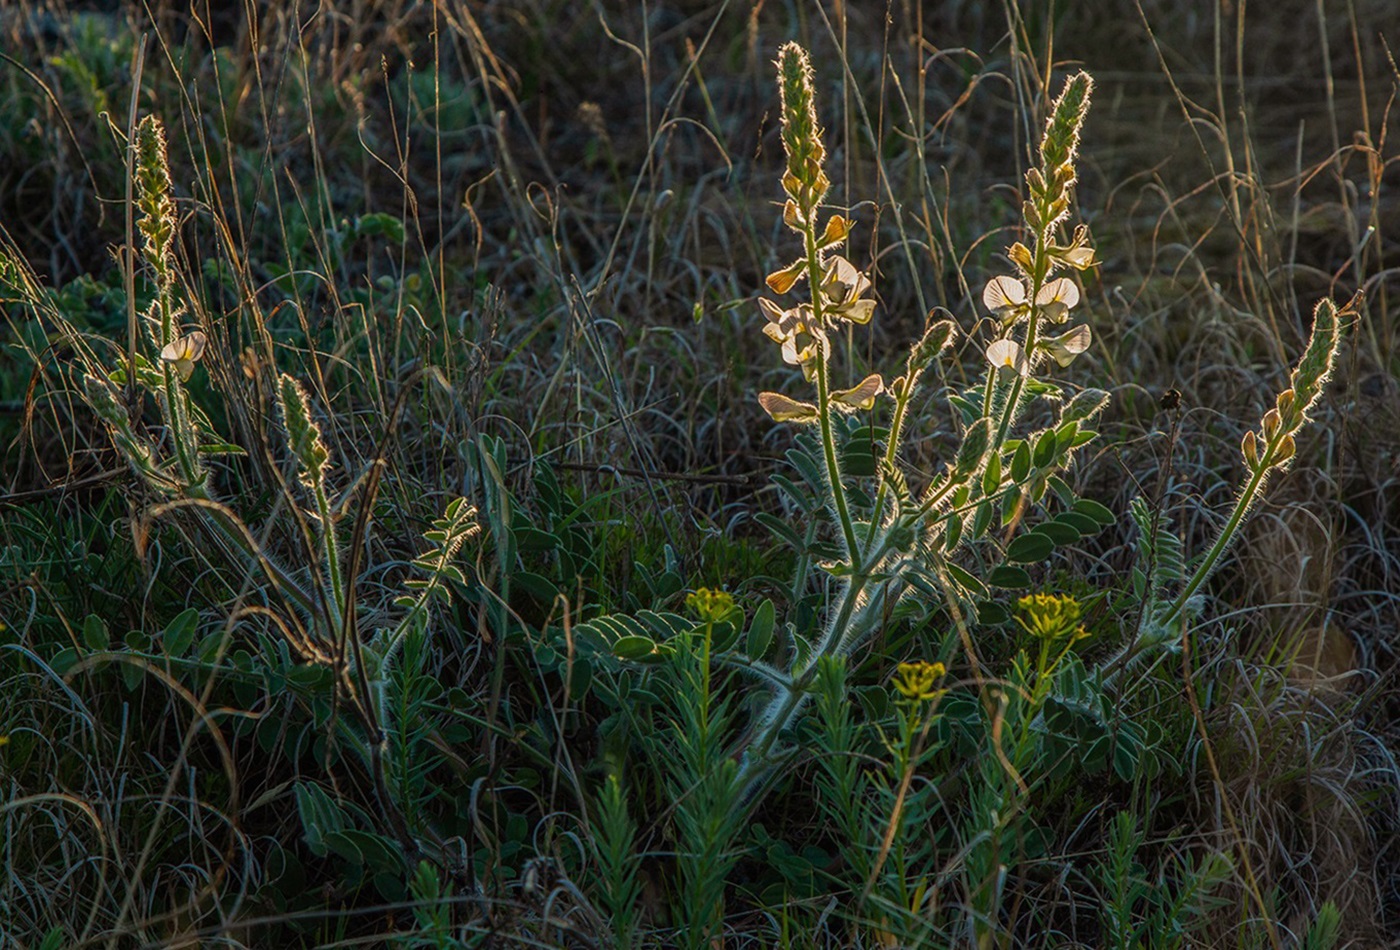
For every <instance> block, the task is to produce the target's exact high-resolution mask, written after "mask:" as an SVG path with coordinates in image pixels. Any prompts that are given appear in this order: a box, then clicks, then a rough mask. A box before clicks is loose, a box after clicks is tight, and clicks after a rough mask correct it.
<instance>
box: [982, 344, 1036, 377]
mask: <svg viewBox="0 0 1400 950" xmlns="http://www.w3.org/2000/svg"><path fill="white" fill-rule="evenodd" d="M987 362H988V363H991V364H992V365H993V366H995V367H996V368H997V371H998V372H1000V373H1002V374H1003V375H1009V374H1013V373H1014V374H1015V375H1017V376H1026V375H1028V374H1029V373H1030V371H1031V366H1030V361H1029V360H1027V359H1026V354H1025V353H1024V352H1023V351H1022V350H1021V344H1019V343H1017V342H1016V341H1015V340H997V341H996V342H995V343H993V344H992V345H991V346H989V347H987Z"/></svg>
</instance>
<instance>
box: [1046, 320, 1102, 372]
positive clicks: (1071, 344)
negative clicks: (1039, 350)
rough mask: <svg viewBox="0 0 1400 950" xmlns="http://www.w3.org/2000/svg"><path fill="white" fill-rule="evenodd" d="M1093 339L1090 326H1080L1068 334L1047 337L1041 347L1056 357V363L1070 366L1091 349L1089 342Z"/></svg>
mask: <svg viewBox="0 0 1400 950" xmlns="http://www.w3.org/2000/svg"><path fill="white" fill-rule="evenodd" d="M1092 338H1093V334H1092V333H1090V331H1089V328H1088V326H1086V325H1084V324H1080V325H1079V326H1077V327H1075V328H1074V329H1073V330H1070V331H1069V332H1068V333H1062V334H1060V335H1059V336H1052V337H1047V338H1046V339H1044V340H1041V341H1040V343H1041V346H1043V347H1045V351H1046V352H1047V353H1049V354H1050V355H1051V356H1052V357H1054V359H1055V362H1056V363H1059V364H1060V365H1061V366H1068V365H1069V364H1070V363H1073V362H1074V358H1075V357H1076V356H1078V355H1079V354H1080V353H1083V352H1084V351H1085V350H1087V349H1088V348H1089V341H1090V340H1091V339H1092Z"/></svg>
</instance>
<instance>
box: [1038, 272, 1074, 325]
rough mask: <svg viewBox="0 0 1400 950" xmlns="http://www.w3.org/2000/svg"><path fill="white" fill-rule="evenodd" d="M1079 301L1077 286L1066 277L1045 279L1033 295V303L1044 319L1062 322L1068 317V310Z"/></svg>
mask: <svg viewBox="0 0 1400 950" xmlns="http://www.w3.org/2000/svg"><path fill="white" fill-rule="evenodd" d="M1077 303H1079V288H1078V287H1077V286H1075V283H1074V281H1072V280H1070V279H1069V278H1067V277H1056V278H1055V279H1054V280H1051V281H1046V283H1045V286H1044V287H1042V288H1040V293H1038V294H1036V295H1035V305H1036V307H1037V308H1039V310H1040V312H1041V313H1042V314H1044V315H1045V317H1046V319H1048V320H1053V321H1054V322H1055V323H1064V322H1065V321H1066V320H1068V319H1069V312H1070V310H1072V309H1074V306H1075V304H1077Z"/></svg>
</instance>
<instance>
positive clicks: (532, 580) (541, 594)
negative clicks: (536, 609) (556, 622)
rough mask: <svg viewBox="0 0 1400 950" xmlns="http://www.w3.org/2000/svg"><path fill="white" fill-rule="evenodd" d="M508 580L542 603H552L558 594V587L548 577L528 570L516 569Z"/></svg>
mask: <svg viewBox="0 0 1400 950" xmlns="http://www.w3.org/2000/svg"><path fill="white" fill-rule="evenodd" d="M510 582H511V583H512V584H513V585H515V586H516V587H518V588H520V589H521V590H523V591H524V592H525V593H527V594H529V595H530V596H531V597H533V598H534V599H535V600H537V601H539V602H540V603H542V604H552V603H554V598H555V597H556V596H558V594H559V588H557V587H555V586H554V583H553V582H552V581H550V580H549V578H547V577H541V576H540V575H538V574H534V573H531V572H530V571H516V572H515V573H513V574H511V575H510Z"/></svg>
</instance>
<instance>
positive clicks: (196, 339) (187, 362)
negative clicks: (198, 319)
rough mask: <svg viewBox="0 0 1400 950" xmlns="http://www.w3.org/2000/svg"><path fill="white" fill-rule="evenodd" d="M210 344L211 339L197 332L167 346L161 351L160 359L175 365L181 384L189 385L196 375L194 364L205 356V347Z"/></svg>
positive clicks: (172, 341)
mask: <svg viewBox="0 0 1400 950" xmlns="http://www.w3.org/2000/svg"><path fill="white" fill-rule="evenodd" d="M208 342H209V338H208V337H206V336H205V335H204V333H203V332H202V331H200V330H195V331H194V332H193V333H189V334H186V335H185V336H182V337H180V338H179V339H178V340H171V341H170V342H169V343H167V344H165V347H164V349H162V350H161V351H160V358H161V359H162V360H164V361H165V362H167V363H173V364H174V365H175V372H176V373H178V374H179V376H180V382H182V383H187V382H189V379H190V376H192V375H193V374H194V364H195V363H198V362H199V358H200V357H201V356H203V355H204V347H205V346H206V345H207V344H208Z"/></svg>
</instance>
